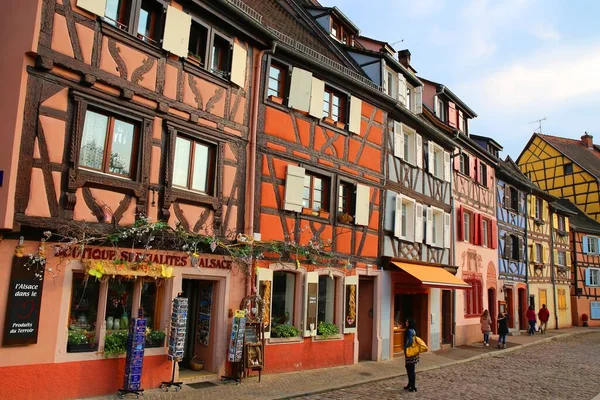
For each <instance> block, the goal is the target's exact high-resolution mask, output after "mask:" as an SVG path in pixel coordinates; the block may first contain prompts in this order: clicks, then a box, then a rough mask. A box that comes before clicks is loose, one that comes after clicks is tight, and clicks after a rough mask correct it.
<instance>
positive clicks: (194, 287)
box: [179, 279, 218, 372]
mask: <svg viewBox="0 0 600 400" xmlns="http://www.w3.org/2000/svg"><path fill="white" fill-rule="evenodd" d="M215 286H216V282H213V281H208V280H201V279H183V281H182V292H183V296H184V297H187V298H188V304H189V306H188V307H189V308H188V320H187V329H186V337H185V352H184V357H183V361H181V362H180V363H179V370H180V371H182V370H186V369H189V368H190V361H191V360H192V359H193V358H194V357H197V358H199V359H200V360H202V362H203V364H204V368H203V371H205V372H218V371H217V369H218V366H217V365H215V362H214V357H213V356H214V343H216V342H217V341H216V340H215V338H214V331H215V327H214V325H215V323H214V315H215V312H214V308H215V307H214V304H215V301H214V295H215V293H216V290H215ZM196 361H197V360H196Z"/></svg>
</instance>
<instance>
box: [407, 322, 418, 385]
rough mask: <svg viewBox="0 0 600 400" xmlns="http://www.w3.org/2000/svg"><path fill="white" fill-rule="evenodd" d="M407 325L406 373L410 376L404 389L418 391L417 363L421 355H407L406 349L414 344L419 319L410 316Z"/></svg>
mask: <svg viewBox="0 0 600 400" xmlns="http://www.w3.org/2000/svg"><path fill="white" fill-rule="evenodd" d="M404 326H405V327H406V336H405V339H404V367H405V368H406V375H407V376H408V385H406V386H404V390H408V391H409V392H416V391H417V387H416V386H415V384H416V380H417V372H416V371H415V369H416V367H417V363H418V362H419V356H418V355H417V356H415V357H406V349H407V348H409V347H410V346H412V344H413V338H414V337H415V336H417V321H415V319H414V318H409V319H407V320H406V322H405V323H404Z"/></svg>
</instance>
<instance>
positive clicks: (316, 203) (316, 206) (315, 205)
mask: <svg viewBox="0 0 600 400" xmlns="http://www.w3.org/2000/svg"><path fill="white" fill-rule="evenodd" d="M320 209H321V202H320V201H316V200H315V201H313V210H315V211H319V210H320Z"/></svg>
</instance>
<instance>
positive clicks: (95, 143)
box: [79, 109, 139, 178]
mask: <svg viewBox="0 0 600 400" xmlns="http://www.w3.org/2000/svg"><path fill="white" fill-rule="evenodd" d="M138 136H139V124H138V123H136V122H133V121H130V120H127V119H125V118H122V117H120V116H116V115H113V114H109V113H106V112H103V111H93V110H90V109H88V110H87V111H86V113H85V121H84V124H83V134H82V136H81V147H80V155H79V166H81V167H86V168H90V169H94V170H97V171H101V172H105V173H108V174H113V175H120V176H125V177H128V178H131V177H133V175H134V174H135V167H136V165H135V163H136V155H137V154H136V152H137V147H138V140H139V139H138Z"/></svg>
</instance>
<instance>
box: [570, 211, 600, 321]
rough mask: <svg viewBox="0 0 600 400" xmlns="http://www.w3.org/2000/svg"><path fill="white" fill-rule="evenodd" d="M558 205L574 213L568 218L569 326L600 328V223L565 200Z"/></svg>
mask: <svg viewBox="0 0 600 400" xmlns="http://www.w3.org/2000/svg"><path fill="white" fill-rule="evenodd" d="M560 204H561V205H563V206H565V207H566V208H569V209H570V210H571V211H573V212H576V213H577V214H576V215H574V216H571V217H570V218H569V225H570V243H571V277H572V279H571V315H572V322H573V325H575V326H586V325H587V326H600V251H599V250H598V246H599V245H600V223H598V222H597V221H596V220H594V219H592V218H590V217H588V216H587V215H586V214H585V213H584V212H583V211H581V210H580V209H579V208H578V207H577V206H575V205H574V204H573V203H571V202H570V201H568V200H566V199H561V200H560Z"/></svg>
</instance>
